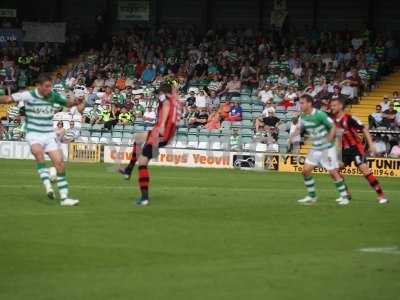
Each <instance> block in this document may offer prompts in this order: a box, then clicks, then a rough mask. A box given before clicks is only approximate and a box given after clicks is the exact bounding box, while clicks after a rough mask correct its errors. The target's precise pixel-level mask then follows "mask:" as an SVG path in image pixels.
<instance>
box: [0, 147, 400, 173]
mask: <svg viewBox="0 0 400 300" xmlns="http://www.w3.org/2000/svg"><path fill="white" fill-rule="evenodd" d="M61 147H62V151H63V154H64V158H65V159H66V160H67V158H68V160H69V161H76V162H94V163H95V162H101V161H104V162H105V163H117V164H126V163H128V162H129V160H130V158H131V155H132V147H129V146H113V145H105V146H103V145H100V144H82V143H71V144H69V145H67V144H62V145H61ZM0 158H3V159H33V156H32V154H31V153H30V147H29V144H28V143H27V142H17V141H0ZM304 161H305V156H304V155H291V154H277V153H261V152H247V153H241V152H228V151H219V150H212V151H211V150H210V151H207V150H195V149H172V148H162V149H160V151H159V154H158V157H156V158H155V159H154V160H153V161H152V162H151V164H152V165H158V166H178V167H192V168H196V167H202V168H224V169H232V168H241V169H248V170H251V169H254V170H265V171H278V172H301V171H302V169H303V165H304ZM368 165H369V167H370V168H371V170H372V172H373V173H374V175H376V176H385V177H400V159H390V158H368ZM314 172H315V173H326V170H325V169H324V168H318V167H317V168H315V169H314ZM342 172H343V174H345V175H361V173H360V172H359V171H358V169H357V168H356V167H355V166H354V165H352V166H350V167H347V168H345V169H344V170H343V171H342Z"/></svg>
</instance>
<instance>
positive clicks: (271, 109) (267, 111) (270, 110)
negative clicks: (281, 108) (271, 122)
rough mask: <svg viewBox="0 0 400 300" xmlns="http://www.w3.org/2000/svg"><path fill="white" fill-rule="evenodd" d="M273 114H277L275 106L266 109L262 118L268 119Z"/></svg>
mask: <svg viewBox="0 0 400 300" xmlns="http://www.w3.org/2000/svg"><path fill="white" fill-rule="evenodd" d="M271 113H275V108H274V107H273V106H269V107H266V108H264V110H263V112H262V116H263V117H264V118H266V117H269V115H270V114H271Z"/></svg>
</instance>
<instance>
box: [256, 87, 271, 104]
mask: <svg viewBox="0 0 400 300" xmlns="http://www.w3.org/2000/svg"><path fill="white" fill-rule="evenodd" d="M258 97H260V99H261V102H263V103H267V102H268V101H269V100H272V99H273V98H274V93H273V92H272V91H271V90H268V91H266V90H262V91H260V92H259V93H258Z"/></svg>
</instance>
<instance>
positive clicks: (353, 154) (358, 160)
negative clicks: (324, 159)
mask: <svg viewBox="0 0 400 300" xmlns="http://www.w3.org/2000/svg"><path fill="white" fill-rule="evenodd" d="M342 161H343V164H344V165H345V166H350V165H351V162H353V161H354V164H355V165H356V166H357V167H358V166H360V165H362V164H365V163H366V162H367V157H366V156H365V154H362V153H361V152H360V151H359V150H358V149H357V148H356V147H350V148H346V149H343V151H342Z"/></svg>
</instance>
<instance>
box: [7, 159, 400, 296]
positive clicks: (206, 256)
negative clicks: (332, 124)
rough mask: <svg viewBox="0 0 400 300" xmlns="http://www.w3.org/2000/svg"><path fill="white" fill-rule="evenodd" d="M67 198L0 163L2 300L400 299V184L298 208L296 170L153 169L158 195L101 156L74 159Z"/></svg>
mask: <svg viewBox="0 0 400 300" xmlns="http://www.w3.org/2000/svg"><path fill="white" fill-rule="evenodd" d="M67 167H68V168H67V176H68V179H69V183H70V189H71V192H72V195H73V196H76V197H79V198H80V200H81V205H80V206H79V207H76V208H62V207H60V206H59V205H58V202H55V201H53V202H52V201H50V200H47V199H45V198H44V197H43V188H42V186H41V184H40V182H39V179H38V176H37V174H36V171H35V164H34V162H33V161H11V160H9V161H7V160H0V198H1V201H0V299H6V300H13V299H30V300H31V299H35V300H37V299H49V300H50V299H51V300H54V299H74V300H76V299H85V300H87V299H96V300H99V299H107V300H110V299H174V300H180V299H185V300H186V299H201V300H204V299H218V300H221V299H229V300H232V299H246V300H247V299H273V300H281V299H285V300H286V299H293V300H299V299H300V300H301V299H307V300H314V299H318V300H321V299H323V300H327V299H351V300H355V299H363V300H368V299H371V300H377V299H379V300H382V299H388V300H394V299H399V294H400V280H399V279H400V255H399V254H398V253H397V254H396V253H365V252H360V251H359V249H360V248H365V247H392V246H400V217H399V215H400V204H399V198H400V197H399V196H400V191H399V185H400V180H399V179H395V178H392V179H388V178H384V179H381V182H382V183H383V186H384V188H385V190H386V191H387V196H388V197H390V198H391V200H392V201H391V203H390V204H389V205H387V206H379V205H378V204H377V203H376V198H375V194H374V193H373V192H372V191H371V190H370V189H369V187H368V186H367V184H366V182H365V181H364V179H363V178H361V177H347V182H348V183H349V186H350V188H351V190H352V192H353V196H354V201H353V203H352V204H351V205H350V206H348V207H337V206H336V205H335V203H334V199H335V198H336V196H337V194H336V192H335V190H334V188H333V184H332V182H331V181H330V180H329V178H328V176H324V175H321V176H316V180H317V191H318V192H319V197H320V202H319V203H318V204H317V205H315V206H311V207H304V206H299V205H297V204H296V201H295V200H296V199H298V198H299V197H302V196H304V194H305V192H304V188H303V183H302V179H301V177H300V175H299V174H284V173H272V172H249V171H237V170H210V169H185V168H166V167H164V168H161V167H159V168H156V167H152V168H151V174H152V185H151V187H152V189H151V195H152V200H153V201H152V203H151V206H149V207H146V208H138V207H135V206H134V205H133V204H132V200H133V199H134V198H135V197H136V196H137V195H138V192H137V188H136V180H135V179H134V178H133V181H131V182H126V181H123V180H122V179H121V177H120V176H119V174H116V173H114V172H112V170H113V167H112V166H110V165H105V164H93V165H89V164H76V163H75V164H72V163H70V164H68V166H67Z"/></svg>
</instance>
